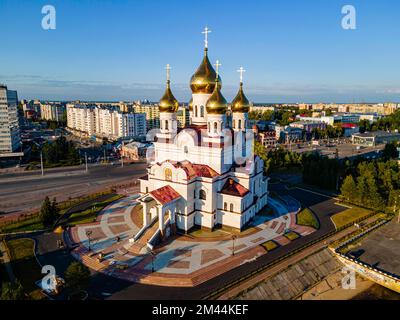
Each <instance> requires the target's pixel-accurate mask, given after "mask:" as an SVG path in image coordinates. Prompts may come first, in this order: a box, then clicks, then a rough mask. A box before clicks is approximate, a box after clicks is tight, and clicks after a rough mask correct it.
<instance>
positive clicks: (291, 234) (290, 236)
mask: <svg viewBox="0 0 400 320" xmlns="http://www.w3.org/2000/svg"><path fill="white" fill-rule="evenodd" d="M284 236H285V237H286V238H288V239H289V240H290V241H293V240H296V239H298V238H300V236H299V235H298V234H297V233H296V232H293V231H289V232H287V233H285V234H284Z"/></svg>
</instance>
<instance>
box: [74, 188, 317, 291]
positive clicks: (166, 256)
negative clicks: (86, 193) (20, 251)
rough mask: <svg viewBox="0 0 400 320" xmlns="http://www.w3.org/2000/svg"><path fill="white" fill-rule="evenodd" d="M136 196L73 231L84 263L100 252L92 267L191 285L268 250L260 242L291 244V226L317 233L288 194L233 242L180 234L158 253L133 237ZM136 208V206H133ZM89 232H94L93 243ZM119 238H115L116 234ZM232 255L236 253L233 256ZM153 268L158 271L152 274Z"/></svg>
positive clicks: (302, 232) (143, 279)
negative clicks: (288, 235) (303, 220)
mask: <svg viewBox="0 0 400 320" xmlns="http://www.w3.org/2000/svg"><path fill="white" fill-rule="evenodd" d="M135 198H136V197H134V196H132V197H128V198H124V199H123V200H120V201H117V202H115V203H113V204H112V205H111V206H109V207H107V208H106V209H105V210H103V211H102V213H101V215H100V216H99V217H98V219H97V222H95V223H91V224H86V225H81V226H77V227H75V228H73V229H72V230H71V238H72V239H73V240H74V241H75V243H78V244H79V245H80V248H79V249H77V250H76V251H75V252H74V254H75V256H76V257H77V258H79V259H81V260H82V261H83V262H84V263H85V262H88V259H87V258H84V259H82V258H83V256H85V255H86V256H87V255H90V256H92V257H95V255H96V254H98V253H100V252H101V253H102V254H103V255H104V260H103V261H102V264H101V265H98V264H95V261H91V262H89V263H90V266H93V267H94V266H95V265H96V266H97V267H98V268H99V269H101V271H102V272H104V273H106V274H109V275H113V276H116V277H119V278H122V279H125V280H130V281H138V282H143V283H155V284H161V283H164V284H168V285H171V286H176V285H181V286H191V285H194V284H195V283H196V284H197V283H199V281H200V282H203V281H206V280H209V279H210V277H213V276H218V275H220V274H221V273H223V272H224V271H226V270H231V269H232V268H235V267H237V266H239V265H242V264H245V263H248V262H251V261H254V260H256V259H257V258H258V257H260V256H262V255H264V254H266V250H265V249H263V248H262V247H261V246H260V245H261V244H263V243H265V242H267V241H270V240H273V241H275V242H276V243H277V244H278V246H284V245H286V244H288V243H291V241H290V240H288V239H287V238H286V237H284V236H283V235H284V234H285V232H286V231H287V230H292V231H295V232H297V233H298V234H299V235H300V236H306V235H309V234H311V233H313V232H314V231H315V229H313V228H311V227H304V226H298V225H297V224H296V214H297V212H298V210H299V203H298V202H297V201H295V200H294V199H292V198H290V197H289V196H288V199H285V200H286V201H287V203H289V209H290V210H291V212H288V209H287V207H285V205H284V204H283V203H281V202H279V201H277V200H273V199H270V205H271V207H272V208H273V209H274V214H273V215H270V216H257V217H256V218H255V219H254V221H253V222H252V225H251V226H250V227H251V228H252V229H254V231H253V232H249V233H245V234H244V235H241V236H239V237H238V238H237V239H236V240H235V242H233V240H232V239H231V238H230V237H229V238H227V237H226V236H225V237H224V236H221V237H219V238H218V237H214V238H201V237H195V238H193V237H192V238H191V237H188V236H177V237H175V238H174V239H172V240H170V241H169V242H167V243H165V244H163V245H162V246H161V247H159V248H156V250H155V253H156V254H155V256H154V257H151V255H150V254H149V253H148V252H147V250H144V249H142V248H139V249H140V250H139V249H138V248H137V245H136V244H134V243H133V241H132V238H133V236H134V235H135V234H136V233H137V232H138V231H139V228H140V226H137V225H136V224H135V223H134V221H137V220H138V219H137V217H136V219H135V218H134V217H133V216H132V215H133V214H140V212H139V211H140V210H138V207H137V206H138V204H137V203H136V202H135V201H134V199H135ZM135 209H136V210H135ZM87 231H91V232H92V234H91V236H90V237H91V239H90V240H91V243H90V247H91V249H92V251H91V252H90V253H89V252H88V251H87V249H88V247H89V239H88V237H87ZM117 236H118V237H119V238H120V241H119V242H117V241H116V237H117ZM233 253H234V257H233ZM121 263H123V264H124V265H125V266H126V267H125V268H115V267H113V265H115V264H117V265H118V264H121ZM152 269H154V270H155V272H154V273H152Z"/></svg>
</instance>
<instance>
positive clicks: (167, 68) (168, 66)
mask: <svg viewBox="0 0 400 320" xmlns="http://www.w3.org/2000/svg"><path fill="white" fill-rule="evenodd" d="M165 70H167V81H169V80H170V77H171V66H170V65H169V63H168V64H167V66H166V67H165Z"/></svg>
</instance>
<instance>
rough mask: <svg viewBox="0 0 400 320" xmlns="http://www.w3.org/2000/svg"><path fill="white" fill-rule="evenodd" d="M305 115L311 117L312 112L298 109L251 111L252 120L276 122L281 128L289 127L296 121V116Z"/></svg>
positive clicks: (250, 117)
mask: <svg viewBox="0 0 400 320" xmlns="http://www.w3.org/2000/svg"><path fill="white" fill-rule="evenodd" d="M299 114H305V115H307V116H311V114H312V111H309V110H299V109H296V108H288V107H286V108H278V109H276V110H275V111H272V110H265V111H258V110H257V111H250V112H249V119H250V120H256V121H259V120H265V121H276V123H277V124H279V125H281V126H287V125H288V124H290V123H291V122H293V121H294V120H295V117H296V115H299Z"/></svg>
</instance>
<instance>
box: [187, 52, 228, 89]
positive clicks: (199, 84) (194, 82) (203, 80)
mask: <svg viewBox="0 0 400 320" xmlns="http://www.w3.org/2000/svg"><path fill="white" fill-rule="evenodd" d="M207 51H208V49H207V48H205V49H204V58H203V61H202V62H201V64H200V66H199V67H198V68H197V70H196V72H195V73H194V75H193V76H192V78H191V79H190V89H191V90H192V93H194V94H196V93H205V94H211V93H212V92H213V91H214V88H215V85H216V83H217V81H216V79H217V74H216V72H215V70H214V68H213V66H212V65H211V63H210V60H209V59H208V55H207ZM218 84H219V86H220V87H221V84H222V82H221V78H220V77H219V76H218Z"/></svg>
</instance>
